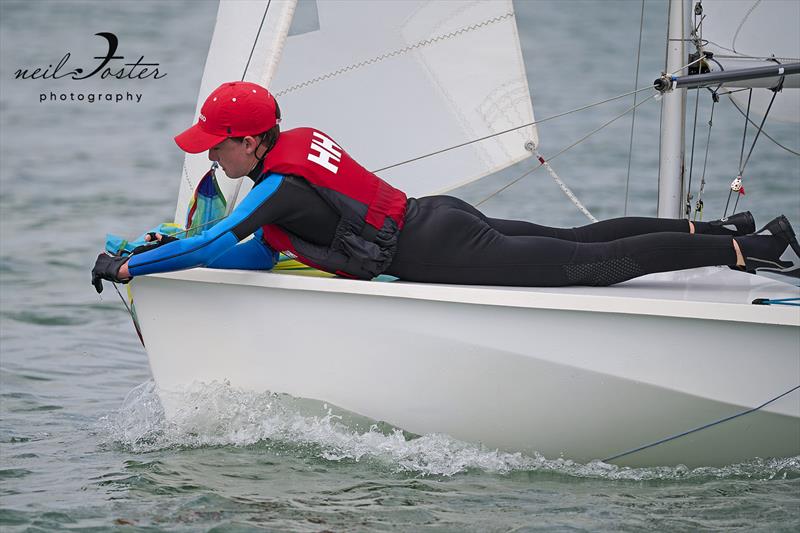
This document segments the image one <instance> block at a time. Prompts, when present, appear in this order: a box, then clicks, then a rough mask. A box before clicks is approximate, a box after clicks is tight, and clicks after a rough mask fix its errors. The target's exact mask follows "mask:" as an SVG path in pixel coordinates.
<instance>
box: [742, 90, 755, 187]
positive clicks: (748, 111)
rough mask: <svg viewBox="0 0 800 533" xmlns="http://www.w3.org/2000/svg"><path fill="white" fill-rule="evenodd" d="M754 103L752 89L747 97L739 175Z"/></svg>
mask: <svg viewBox="0 0 800 533" xmlns="http://www.w3.org/2000/svg"><path fill="white" fill-rule="evenodd" d="M752 101H753V89H750V92H749V93H748V95H747V113H746V114H745V117H744V118H745V121H744V133H743V134H742V149H741V150H740V151H739V175H741V173H742V172H741V168H742V159H744V144H745V141H746V140H747V122H748V120H747V119H748V117H749V116H750V104H751V103H752Z"/></svg>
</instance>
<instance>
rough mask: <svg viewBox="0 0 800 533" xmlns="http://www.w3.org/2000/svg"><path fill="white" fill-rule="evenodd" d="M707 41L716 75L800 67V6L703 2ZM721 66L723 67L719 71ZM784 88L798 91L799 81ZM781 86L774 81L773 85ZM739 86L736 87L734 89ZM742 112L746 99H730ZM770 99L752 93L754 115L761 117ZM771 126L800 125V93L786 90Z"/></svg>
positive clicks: (780, 1)
mask: <svg viewBox="0 0 800 533" xmlns="http://www.w3.org/2000/svg"><path fill="white" fill-rule="evenodd" d="M703 14H704V15H705V16H706V17H705V19H704V20H703V39H704V40H707V41H708V45H707V46H706V49H707V50H708V51H711V52H713V53H714V56H715V58H714V59H715V61H714V62H712V64H711V67H712V70H715V69H716V70H719V69H720V68H724V69H725V70H731V69H735V68H746V67H755V66H763V65H768V64H770V63H767V62H766V61H770V62H773V60H772V59H770V58H774V61H778V62H781V63H789V62H797V61H800V37H798V30H797V28H798V27H799V26H800V2H797V1H795V0H748V1H738V2H731V1H729V0H704V1H703ZM717 62H718V63H719V64H720V65H721V67H720V66H719V65H717ZM793 78H794V80H792V82H791V83H788V84H786V85H785V87H797V83H798V81H800V76H794V77H793ZM776 81H777V80H772V85H774V84H775V82H776ZM733 85H735V83H734V84H733ZM732 96H733V98H734V100H735V101H736V103H737V104H738V105H739V107H741V108H742V109H744V108H745V107H746V106H747V99H748V93H747V92H739V93H735V94H734V95H732ZM771 98H772V92H771V91H769V90H765V89H756V90H754V91H753V100H752V102H751V112H755V113H757V114H758V115H761V116H763V114H764V112H765V111H766V109H767V106H768V105H769V102H770V99H771ZM769 119H770V120H778V121H784V122H800V91H797V90H784V91H782V92H780V93H779V94H778V96H777V97H776V98H775V102H774V103H773V105H772V109H771V110H770V113H769Z"/></svg>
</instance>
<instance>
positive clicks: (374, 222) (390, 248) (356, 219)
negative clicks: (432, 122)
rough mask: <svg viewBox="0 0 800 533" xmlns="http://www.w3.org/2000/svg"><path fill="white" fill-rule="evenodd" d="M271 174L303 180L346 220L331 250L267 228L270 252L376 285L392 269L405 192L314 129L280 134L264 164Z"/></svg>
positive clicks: (279, 230) (276, 226)
mask: <svg viewBox="0 0 800 533" xmlns="http://www.w3.org/2000/svg"><path fill="white" fill-rule="evenodd" d="M268 172H275V173H278V174H285V175H292V176H298V177H301V178H304V179H305V180H306V181H307V182H308V183H309V184H311V186H312V187H313V188H314V190H315V191H316V192H317V193H319V194H320V195H321V196H322V197H323V198H324V199H325V200H326V201H327V202H328V203H329V204H330V205H331V206H333V207H334V209H336V211H337V212H338V213H339V215H340V217H341V218H340V221H339V224H338V226H337V227H336V232H335V234H334V237H333V241H332V242H331V244H330V245H329V246H327V247H326V246H320V245H318V244H314V243H311V242H308V241H306V240H304V239H302V238H300V237H299V236H297V235H294V234H292V233H290V232H288V231H287V230H285V229H284V228H282V227H281V226H279V225H276V224H268V225H265V226H263V230H264V241H266V243H267V244H268V245H269V246H270V247H271V248H273V249H274V250H278V251H281V252H289V253H290V254H291V255H294V256H295V257H297V260H298V261H301V262H302V263H305V264H307V265H309V266H312V267H314V268H318V269H320V270H325V271H326V272H331V273H333V274H339V275H343V276H347V277H353V278H359V279H372V278H373V277H375V276H377V275H379V274H381V273H382V272H383V271H384V270H386V269H387V268H388V267H389V265H390V264H391V262H392V258H393V257H394V252H395V250H396V249H397V239H398V236H399V233H400V229H401V228H402V227H403V220H404V217H405V212H406V203H407V198H406V195H405V194H404V193H403V192H402V191H399V190H397V189H395V188H394V187H392V186H391V185H389V184H388V183H386V182H385V181H383V180H382V179H380V178H379V177H378V176H376V175H375V174H373V173H372V172H370V171H368V170H366V169H365V168H364V167H362V166H361V165H359V164H358V163H357V162H356V161H354V160H353V158H351V157H350V156H349V155H347V152H345V151H344V150H342V149H341V147H340V146H339V145H338V144H336V143H335V142H334V141H333V140H331V138H330V137H328V136H327V135H325V134H324V133H322V132H320V131H317V130H314V129H311V128H296V129H293V130H289V131H286V132H282V133H281V134H280V136H279V137H278V141H277V142H276V143H275V146H274V147H273V148H272V150H270V151H269V153H268V154H267V156H266V157H265V158H264V166H263V168H262V174H263V173H268Z"/></svg>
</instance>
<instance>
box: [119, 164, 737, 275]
mask: <svg viewBox="0 0 800 533" xmlns="http://www.w3.org/2000/svg"><path fill="white" fill-rule="evenodd" d="M260 179H261V181H259V182H257V184H256V186H255V187H254V188H253V191H251V193H250V194H248V197H247V198H246V199H245V200H244V201H242V203H241V204H240V205H239V206H237V208H236V209H235V210H234V211H233V213H231V216H229V217H228V218H227V219H226V220H224V221H222V222H220V223H219V224H218V225H217V226H214V227H213V228H211V229H210V230H208V231H205V232H203V233H202V234H201V235H199V236H196V237H192V238H189V239H181V240H180V241H176V242H173V243H169V244H167V245H164V246H162V247H160V248H156V249H155V250H153V251H149V252H146V253H144V254H139V255H138V256H134V257H133V258H132V259H131V260H130V262H129V268H130V271H131V274H132V275H134V276H135V275H141V274H148V273H154V272H164V271H169V270H178V269H182V268H191V267H194V266H212V267H219V268H252V269H268V268H271V267H272V265H273V263H274V254H272V253H270V251H269V250H268V249H267V247H266V245H265V244H264V243H263V241H261V239H252V240H251V241H247V242H246V243H242V244H238V245H237V243H239V242H240V241H242V240H243V239H245V238H246V237H248V236H249V235H251V234H252V233H255V232H258V231H259V230H260V228H261V227H262V226H264V225H265V224H277V225H279V226H281V227H282V228H285V229H286V230H287V231H290V232H292V233H294V234H295V235H298V236H299V237H301V238H303V239H304V240H306V241H308V242H312V243H316V244H319V245H321V246H327V245H329V244H330V243H331V241H332V239H333V236H334V232H335V230H336V227H337V224H338V223H339V215H338V213H337V211H336V210H335V209H334V207H333V206H331V205H329V204H328V203H327V202H326V201H325V200H324V199H323V198H322V197H321V196H320V195H319V194H317V193H316V192H315V191H314V189H313V188H312V187H311V186H309V184H308V183H307V182H306V181H305V180H304V179H303V178H298V177H295V176H281V175H277V174H271V175H269V176H260ZM696 226H697V228H698V233H703V232H704V231H705V230H710V229H711V228H710V227H709V225H708V224H704V223H697V224H696ZM735 262H736V256H735V252H734V250H733V246H732V243H731V237H730V236H720V235H690V234H689V233H688V224H687V222H686V221H685V220H670V219H656V218H637V217H628V218H618V219H612V220H605V221H602V222H598V223H595V224H589V225H588V226H583V227H580V228H572V229H558V228H550V227H547V226H539V225H537V224H533V223H530V222H522V221H514V220H502V219H494V218H489V217H486V216H485V215H484V214H483V213H481V212H480V211H478V210H477V209H475V208H474V207H472V206H471V205H469V204H468V203H466V202H464V201H462V200H459V199H457V198H454V197H451V196H431V197H424V198H419V199H410V200H409V204H408V211H407V214H406V219H405V225H404V227H403V229H402V231H401V233H400V239H399V242H398V246H397V251H396V254H395V256H394V259H393V261H392V263H391V264H390V266H389V267H388V269H387V270H386V273H387V274H391V275H393V276H396V277H398V278H401V279H404V280H408V281H422V282H438V283H458V284H482V285H517V286H561V285H611V284H614V283H619V282H621V281H625V280H628V279H631V278H634V277H637V276H641V275H644V274H650V273H653V272H664V271H671V270H680V269H685V268H694V267H700V266H711V265H732V264H735Z"/></svg>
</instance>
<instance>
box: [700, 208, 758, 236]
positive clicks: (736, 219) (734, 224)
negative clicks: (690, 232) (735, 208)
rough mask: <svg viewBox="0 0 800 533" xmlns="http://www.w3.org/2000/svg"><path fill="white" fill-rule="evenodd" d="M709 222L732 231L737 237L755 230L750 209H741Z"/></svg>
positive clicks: (754, 222)
mask: <svg viewBox="0 0 800 533" xmlns="http://www.w3.org/2000/svg"><path fill="white" fill-rule="evenodd" d="M709 224H711V225H712V226H719V227H723V228H725V229H727V230H729V231H732V232H733V234H734V235H735V236H737V237H741V236H742V235H750V234H751V233H754V232H755V231H756V221H755V219H754V218H753V215H752V214H751V213H750V211H742V212H741V213H736V214H734V215H731V216H729V217H727V218H721V219H719V220H711V221H709Z"/></svg>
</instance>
